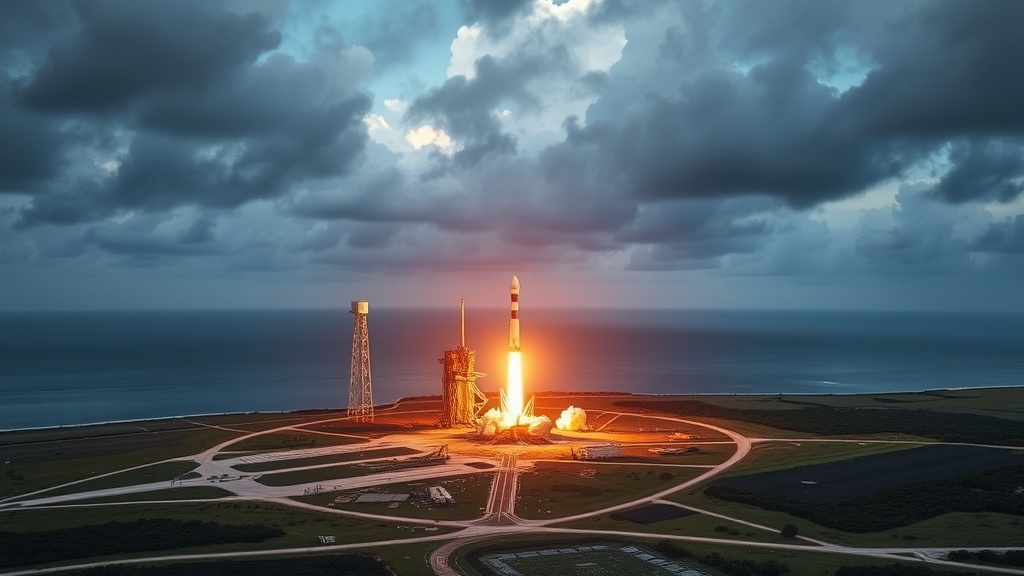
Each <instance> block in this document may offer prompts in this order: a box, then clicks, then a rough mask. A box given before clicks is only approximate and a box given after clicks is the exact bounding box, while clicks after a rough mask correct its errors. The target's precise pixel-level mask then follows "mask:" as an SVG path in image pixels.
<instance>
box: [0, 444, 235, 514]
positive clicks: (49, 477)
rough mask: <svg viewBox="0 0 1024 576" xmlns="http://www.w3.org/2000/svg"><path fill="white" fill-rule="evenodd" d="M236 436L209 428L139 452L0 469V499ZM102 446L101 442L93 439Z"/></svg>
mask: <svg viewBox="0 0 1024 576" xmlns="http://www.w3.org/2000/svg"><path fill="white" fill-rule="evenodd" d="M236 436H238V434H237V433H233V432H225V431H222V430H216V429H211V428H198V429H194V430H189V431H185V432H177V433H174V436H173V437H168V438H167V441H166V442H163V443H162V444H161V445H158V446H154V447H149V448H145V449H141V450H126V451H125V452H115V453H106V454H96V455H90V456H76V455H75V454H74V453H69V454H62V455H60V456H59V457H54V458H47V459H44V460H39V461H32V462H19V461H17V460H13V461H11V463H9V464H8V463H4V464H2V465H0V498H10V497H12V496H16V495H19V494H25V493H28V492H34V491H36V490H42V489H44V488H50V487H53V486H59V485H61V484H66V483H68V482H73V481H75V480H82V479H85V478H89V477H91V476H95V475H97V474H106V473H108V472H116V471H118V470H124V469H125V468H132V467H134V466H139V465H143V464H150V463H155V462H161V461H163V460H169V459H172V458H181V457H184V456H191V455H193V454H197V453H199V452H202V451H203V450H206V449H208V448H212V447H213V446H216V445H217V444H218V443H220V442H223V441H224V440H227V439H229V438H233V437H236ZM95 441H96V442H102V441H103V438H98V439H95Z"/></svg>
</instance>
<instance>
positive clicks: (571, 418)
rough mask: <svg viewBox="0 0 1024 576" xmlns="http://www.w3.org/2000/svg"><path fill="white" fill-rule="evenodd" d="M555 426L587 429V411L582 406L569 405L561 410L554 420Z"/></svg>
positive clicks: (567, 428) (563, 428)
mask: <svg viewBox="0 0 1024 576" xmlns="http://www.w3.org/2000/svg"><path fill="white" fill-rule="evenodd" d="M555 427H556V428H558V429H559V430H568V431H578V430H589V429H590V428H589V427H588V426H587V412H586V411H585V410H583V408H577V407H576V406H569V407H568V408H566V409H565V410H562V415H561V416H559V417H558V420H555Z"/></svg>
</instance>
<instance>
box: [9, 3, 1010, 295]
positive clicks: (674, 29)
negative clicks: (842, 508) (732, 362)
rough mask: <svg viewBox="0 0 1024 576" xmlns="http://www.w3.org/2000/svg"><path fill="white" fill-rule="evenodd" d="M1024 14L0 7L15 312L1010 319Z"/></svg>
mask: <svg viewBox="0 0 1024 576" xmlns="http://www.w3.org/2000/svg"><path fill="white" fill-rule="evenodd" d="M1021 29H1024V3H1022V2H1019V1H1015V0H979V1H976V2H962V1H959V0H917V1H910V0H908V1H904V2H895V3H894V2H888V1H882V0H868V1H864V2H856V3H851V2H840V1H824V2H823V1H820V0H787V1H778V2H761V1H758V0H726V1H721V2H717V1H710V0H707V1H704V0H690V1H676V0H569V1H566V2H552V1H551V0H515V1H503V2H492V1H489V0H452V1H448V2H440V1H438V2H427V1H403V2H397V1H395V2H368V1H367V2H320V1H316V0H293V1H288V0H260V1H252V2H246V1H243V0H222V1H207V0H185V1H182V2H174V3H167V2H132V1H128V0H89V1H82V2H76V1H58V0H54V1H49V2H3V3H0V311H19V310H63V309H164V308H168V309H176V308H235V307H244V308H318V307H347V306H348V303H349V302H350V301H352V300H357V299H366V300H369V301H371V302H372V304H373V305H374V306H375V307H381V306H383V307H443V306H450V305H455V304H456V303H457V302H458V299H459V298H460V297H465V298H466V300H467V304H468V305H469V306H472V307H487V308H498V307H501V306H502V305H503V302H504V299H505V298H507V295H506V294H505V291H504V287H505V285H506V284H507V279H508V277H509V276H510V275H511V274H519V275H520V277H522V278H523V279H524V282H527V283H528V284H529V286H530V296H529V302H530V306H531V307H534V308H543V307H595V308H596V307H615V308H629V307H655V308H811V309H852V310H861V309H881V310H892V309H896V310H954V311H960V310H963V311H972V310H976V311H988V312H1014V313H1024V298H1021V297H1020V286H1021V285H1024V194H1022V192H1024V106H1021V105H1020V103H1021V102H1024V61H1022V59H1021V58H1020V54H1024V36H1022V35H1021V34H1020V30H1021Z"/></svg>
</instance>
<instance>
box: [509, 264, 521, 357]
mask: <svg viewBox="0 0 1024 576" xmlns="http://www.w3.org/2000/svg"><path fill="white" fill-rule="evenodd" d="M510 292H511V295H512V317H511V318H510V319H509V322H508V349H509V351H510V352H512V351H518V350H519V278H517V277H515V276H513V277H512V286H511V290H510Z"/></svg>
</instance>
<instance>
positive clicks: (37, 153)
mask: <svg viewBox="0 0 1024 576" xmlns="http://www.w3.org/2000/svg"><path fill="white" fill-rule="evenodd" d="M74 7H75V12H76V15H77V20H78V25H79V30H78V32H77V33H76V34H74V35H73V36H71V38H70V39H69V40H67V41H66V42H63V43H60V44H58V45H56V46H54V47H53V48H52V49H50V50H49V52H48V54H47V56H46V58H45V61H44V62H43V63H42V65H41V66H40V67H39V68H38V69H37V70H36V71H35V73H34V74H33V75H31V76H30V77H29V78H27V79H25V80H22V81H20V82H19V83H20V84H22V85H21V86H13V87H9V92H8V93H9V94H11V95H12V96H13V98H12V99H11V100H7V101H5V102H6V103H7V105H8V106H10V107H9V108H0V123H2V124H3V125H4V126H5V127H7V128H9V130H10V131H9V132H8V131H5V132H6V134H9V135H11V136H13V137H15V138H18V139H19V141H20V142H21V143H20V144H19V145H18V146H16V147H14V148H16V149H17V150H18V152H17V153H16V154H10V155H4V156H5V158H4V159H3V160H0V163H2V164H0V187H3V188H4V189H6V190H8V191H15V192H18V191H20V192H26V191H36V192H40V191H41V192H40V193H39V195H38V196H37V198H36V200H35V202H34V203H33V204H32V205H30V206H29V207H27V208H26V209H25V210H24V212H23V219H22V225H34V224H39V223H46V222H51V223H63V224H68V223H74V222H85V221H89V220H92V219H96V218H101V217H105V216H106V215H108V214H111V213H113V212H114V211H116V210H118V209H125V208H142V209H147V210H164V209H169V208H173V207H175V206H181V205H190V204H191V205H203V206H210V207H218V208H229V207H234V206H239V205H241V204H244V203H246V202H248V201H251V200H254V199H260V198H273V197H277V196H280V195H282V194H284V193H286V192H288V191H289V190H291V189H292V187H293V186H295V185H297V184H300V183H302V182H305V181H309V180H317V179H324V178H331V177H335V176H338V175H341V174H344V173H345V172H346V171H347V170H349V169H350V167H351V166H352V163H353V161H354V160H355V159H356V158H357V157H358V155H359V154H360V152H361V150H362V148H363V146H364V144H365V141H366V134H365V128H364V126H363V124H362V117H363V115H364V114H365V113H366V111H367V110H368V109H369V106H370V100H369V97H368V96H367V95H366V94H364V93H362V92H360V91H359V90H358V85H357V83H356V82H357V80H356V79H357V78H358V75H359V74H363V73H365V71H361V70H359V69H358V66H357V65H356V64H352V63H350V62H347V61H346V60H345V57H346V56H347V55H348V53H347V52H346V51H347V50H348V48H347V47H345V46H343V45H339V44H336V43H335V44H328V45H322V46H320V47H319V48H318V53H317V54H316V55H315V58H314V59H311V61H310V62H297V61H295V60H294V59H292V58H291V57H289V56H285V55H271V56H269V57H267V58H265V59H263V60H259V59H258V58H260V57H261V56H262V55H264V54H267V52H268V51H269V50H272V49H274V48H275V47H277V46H278V45H279V44H280V40H281V36H280V33H279V32H278V31H276V30H274V29H273V28H272V26H271V22H270V20H269V19H268V18H267V17H265V16H263V15H261V14H258V13H248V14H237V13H235V12H230V11H226V10H223V9H222V8H221V7H220V6H219V5H218V4H217V3H213V2H199V1H196V2H182V3H175V4H174V5H170V4H168V5H164V4H159V3H158V4H149V3H128V4H125V3H122V2H83V3H75V4H74ZM183 31H187V33H186V34H185V37H183ZM324 63H327V64H329V66H328V65H323V64H324ZM346 68H347V69H346ZM2 87H3V86H0V88H2ZM72 119H73V121H74V122H77V123H79V124H80V125H84V126H91V125H95V126H97V127H99V126H110V125H111V123H113V124H112V125H113V126H114V130H113V131H111V133H117V132H120V133H122V134H124V136H123V138H122V140H126V142H125V143H123V144H122V146H123V148H122V149H120V150H108V152H109V156H110V158H111V160H110V161H111V162H116V164H117V170H116V171H115V172H114V173H113V174H112V175H109V176H106V175H104V174H95V173H93V174H86V173H82V174H80V175H78V176H76V177H73V178H69V176H72V175H73V174H72V173H73V170H72V169H67V168H65V167H63V166H62V162H61V160H62V152H63V150H62V143H66V141H67V140H68V137H69V135H68V134H67V133H66V130H65V133H61V129H60V128H59V126H61V125H62V124H66V123H67V122H68V120H72ZM107 129H108V130H109V128H107ZM8 142H9V143H11V144H12V145H13V144H14V141H13V139H11V140H8V139H7V138H6V137H5V146H6V145H7V144H8ZM25 143H27V144H28V145H27V146H26V145H25ZM8 163H10V164H11V166H9V167H8V166H6V164H8ZM58 171H60V173H61V175H62V177H60V178H58V177H57V175H58Z"/></svg>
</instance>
